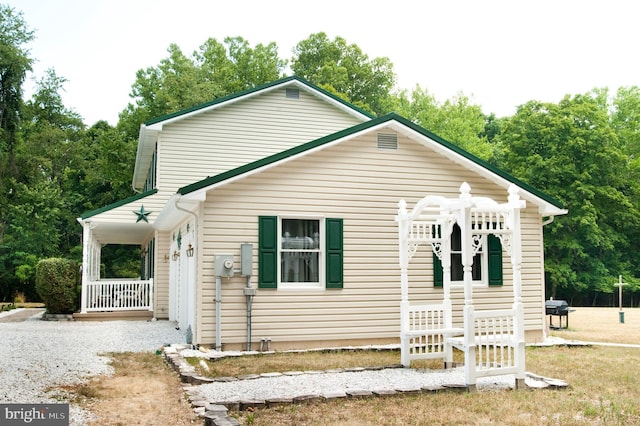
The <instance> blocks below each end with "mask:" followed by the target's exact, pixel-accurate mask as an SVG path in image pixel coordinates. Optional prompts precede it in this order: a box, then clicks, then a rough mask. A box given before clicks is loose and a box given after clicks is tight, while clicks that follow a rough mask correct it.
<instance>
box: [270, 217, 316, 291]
mask: <svg viewBox="0 0 640 426" xmlns="http://www.w3.org/2000/svg"><path fill="white" fill-rule="evenodd" d="M286 219H297V220H316V221H318V225H319V226H318V229H319V232H320V235H319V242H320V244H319V247H318V249H313V250H308V249H305V250H301V251H317V252H318V282H282V253H283V251H285V250H284V249H283V248H282V229H283V227H282V221H283V220H286ZM325 239H326V232H325V218H324V217H321V216H306V215H291V216H289V215H287V216H278V260H277V267H278V289H283V290H324V288H325V259H324V256H325Z"/></svg>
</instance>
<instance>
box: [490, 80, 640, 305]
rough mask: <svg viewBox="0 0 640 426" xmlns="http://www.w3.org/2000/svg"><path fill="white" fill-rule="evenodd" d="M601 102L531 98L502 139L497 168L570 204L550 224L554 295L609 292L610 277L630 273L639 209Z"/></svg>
mask: <svg viewBox="0 0 640 426" xmlns="http://www.w3.org/2000/svg"><path fill="white" fill-rule="evenodd" d="M601 100H602V99H601V98H600V97H599V96H598V94H597V93H596V92H593V93H590V94H586V95H576V96H574V97H570V96H567V97H565V98H564V99H563V100H562V101H561V102H560V103H559V104H557V105H556V104H552V103H541V102H536V101H531V102H529V103H527V104H525V105H523V106H521V107H520V108H519V109H518V111H517V112H516V114H515V116H513V117H511V118H510V119H507V120H506V121H505V126H504V128H503V131H502V133H501V134H500V135H499V138H498V139H499V145H500V148H501V156H500V157H499V159H500V163H501V164H500V165H501V166H502V167H503V168H506V169H507V170H509V171H511V173H513V174H514V175H515V176H518V177H520V178H521V179H523V180H524V181H526V182H527V183H529V184H531V185H532V186H533V187H535V188H538V189H541V190H543V191H545V192H547V193H548V194H551V195H552V196H554V197H556V198H557V199H558V200H560V201H562V202H563V203H564V204H565V205H566V206H567V207H568V209H569V215H568V216H562V217H558V218H556V219H555V222H554V223H553V224H551V225H549V226H547V227H546V228H545V230H546V232H547V235H546V237H545V259H546V262H545V266H546V276H547V284H548V285H549V293H550V294H549V296H558V295H561V296H564V297H568V298H570V297H573V296H574V295H576V294H579V293H581V292H582V293H585V292H587V291H588V292H589V293H590V294H592V295H593V296H594V297H595V295H597V294H598V293H603V292H604V293H606V292H611V286H610V283H611V282H612V280H613V278H614V277H617V274H618V273H623V272H622V271H630V270H631V264H630V263H629V262H628V255H629V250H631V249H632V248H633V247H634V246H635V243H634V242H633V239H634V236H637V232H638V231H637V230H638V229H640V214H639V212H638V209H637V206H636V205H634V203H633V202H632V200H633V196H634V194H633V193H634V191H635V189H632V188H630V187H629V185H628V184H627V180H626V176H627V170H628V169H627V162H626V161H625V156H624V154H623V152H622V151H621V150H620V148H619V143H618V137H617V135H616V134H615V132H614V129H613V128H612V126H611V124H610V121H609V116H608V112H607V108H606V105H603V103H602V102H601ZM635 239H636V240H637V238H635Z"/></svg>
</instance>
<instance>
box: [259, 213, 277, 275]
mask: <svg viewBox="0 0 640 426" xmlns="http://www.w3.org/2000/svg"><path fill="white" fill-rule="evenodd" d="M258 287H259V288H277V287H278V218H277V217H276V216H260V217H259V218H258Z"/></svg>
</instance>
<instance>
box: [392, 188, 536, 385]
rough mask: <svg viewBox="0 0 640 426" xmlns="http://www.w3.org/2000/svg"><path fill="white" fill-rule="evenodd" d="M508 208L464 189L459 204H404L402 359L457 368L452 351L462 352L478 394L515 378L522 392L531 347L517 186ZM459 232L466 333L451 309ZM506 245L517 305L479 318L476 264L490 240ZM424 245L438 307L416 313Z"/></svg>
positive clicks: (435, 199)
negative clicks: (413, 277) (483, 384)
mask: <svg viewBox="0 0 640 426" xmlns="http://www.w3.org/2000/svg"><path fill="white" fill-rule="evenodd" d="M508 192H509V196H508V202H507V203H504V204H498V203H497V202H496V201H494V200H492V199H490V198H486V197H473V196H471V188H470V187H469V185H468V184H467V183H466V182H465V183H463V184H462V185H461V186H460V195H459V197H458V198H445V197H441V196H434V195H429V196H426V197H425V198H423V199H422V200H420V201H419V202H418V203H417V204H416V205H415V207H414V208H413V209H412V210H411V211H407V203H406V202H405V201H404V200H401V201H400V202H399V209H398V215H397V217H396V221H397V222H398V227H399V245H400V247H399V249H400V253H399V254H400V278H401V288H402V300H401V306H400V311H401V330H400V340H401V357H402V364H403V365H404V366H405V367H409V366H410V363H411V361H412V360H416V359H437V358H442V359H443V360H444V363H445V367H451V366H452V365H453V348H454V347H455V348H457V349H459V350H461V351H462V352H464V370H465V384H466V386H467V387H468V388H469V389H471V390H473V389H475V385H476V379H477V378H478V377H485V376H495V375H503V374H514V375H515V377H516V387H521V386H523V385H524V377H525V352H524V348H525V341H524V308H523V302H522V280H521V261H522V254H521V237H520V233H521V232H520V209H522V208H524V207H525V204H526V203H525V201H524V200H521V199H520V197H519V195H518V188H517V187H516V186H515V185H511V186H510V187H509V190H508ZM455 224H457V225H458V226H459V227H460V231H461V243H462V244H461V246H462V267H463V287H464V305H463V307H462V310H463V312H462V317H463V327H461V328H460V327H454V324H453V313H452V310H453V307H452V302H451V233H452V230H453V227H454V225H455ZM489 234H492V235H494V236H495V237H497V238H499V239H500V242H501V243H502V248H503V250H505V251H506V252H507V254H509V256H510V258H511V265H512V280H513V304H512V306H511V308H510V309H500V310H476V309H475V307H474V304H473V283H472V265H473V257H474V255H475V254H476V253H478V251H479V250H480V248H481V247H482V246H483V244H486V241H487V236H488V235H489ZM422 244H425V245H427V244H429V245H431V249H432V250H433V253H434V254H435V255H436V256H437V257H438V258H439V259H440V261H441V263H442V272H443V274H442V275H443V298H442V301H441V302H440V303H435V304H423V305H415V304H414V305H412V304H411V303H410V302H409V262H410V261H411V259H412V257H413V256H414V254H415V253H416V251H417V249H418V247H419V246H420V245H422Z"/></svg>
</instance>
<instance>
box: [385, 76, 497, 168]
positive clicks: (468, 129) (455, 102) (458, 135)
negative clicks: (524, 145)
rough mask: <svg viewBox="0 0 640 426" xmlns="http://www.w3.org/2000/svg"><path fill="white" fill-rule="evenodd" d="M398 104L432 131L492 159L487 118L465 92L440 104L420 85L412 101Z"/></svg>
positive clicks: (412, 96) (414, 92) (404, 112)
mask: <svg viewBox="0 0 640 426" xmlns="http://www.w3.org/2000/svg"><path fill="white" fill-rule="evenodd" d="M402 96H406V94H402ZM397 105H398V106H399V107H401V108H403V109H401V110H399V111H400V114H402V115H404V116H405V117H407V118H408V119H410V120H412V121H414V122H416V123H417V124H419V125H421V126H422V127H424V128H425V129H427V130H429V131H430V132H432V133H435V134H437V135H438V136H440V137H442V138H444V139H446V140H448V141H450V142H452V143H454V144H456V145H458V146H459V147H461V148H462V149H464V150H466V151H468V152H470V153H472V154H474V155H476V156H478V157H480V158H482V159H484V160H489V159H490V158H491V156H492V152H493V148H492V146H491V144H490V143H489V142H488V140H487V138H486V137H485V136H483V134H484V133H485V132H486V129H487V127H486V126H487V117H486V116H485V115H484V114H483V113H482V109H481V107H480V106H479V105H473V104H472V103H471V102H470V100H469V98H468V97H467V96H465V95H464V94H462V93H460V94H458V96H456V97H454V98H453V99H447V100H446V101H445V102H444V103H440V102H438V101H437V100H436V98H435V97H434V96H433V95H432V94H430V93H429V92H428V91H427V90H426V89H422V88H421V87H420V86H417V87H416V88H415V89H414V90H413V91H412V93H411V99H410V100H406V101H404V102H399V103H398V104H397Z"/></svg>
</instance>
